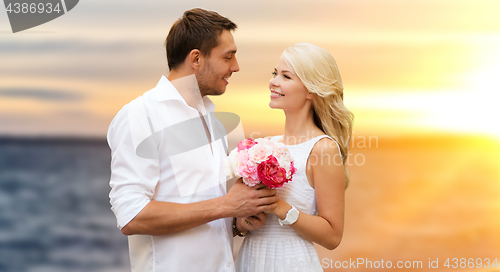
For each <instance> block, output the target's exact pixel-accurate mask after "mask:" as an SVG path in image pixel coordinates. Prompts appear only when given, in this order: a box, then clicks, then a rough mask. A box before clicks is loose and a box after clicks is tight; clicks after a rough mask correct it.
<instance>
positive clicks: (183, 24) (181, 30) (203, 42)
mask: <svg viewBox="0 0 500 272" xmlns="http://www.w3.org/2000/svg"><path fill="white" fill-rule="evenodd" d="M236 27H237V26H236V24H235V23H233V22H232V21H231V20H229V19H228V18H226V17H223V16H221V15H219V14H218V13H217V12H215V11H208V10H204V9H201V8H194V9H190V10H188V11H186V12H184V15H183V16H182V17H181V18H180V19H179V20H177V21H176V22H175V23H174V25H172V28H170V32H169V33H168V36H167V40H166V41H165V47H166V50H167V60H168V68H169V69H170V70H172V69H175V68H177V67H178V66H179V65H180V64H181V63H183V62H184V60H185V59H186V57H187V55H188V54H189V52H191V50H193V49H198V50H200V52H201V54H202V55H203V56H210V52H211V51H212V49H213V48H214V47H217V45H218V43H219V36H220V35H221V34H222V32H223V31H224V30H229V31H232V30H235V29H236Z"/></svg>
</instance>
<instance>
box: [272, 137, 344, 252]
mask: <svg viewBox="0 0 500 272" xmlns="http://www.w3.org/2000/svg"><path fill="white" fill-rule="evenodd" d="M339 156H340V154H339V151H338V148H337V146H336V144H335V142H333V141H332V140H331V139H328V138H325V139H321V140H320V141H318V143H317V144H316V145H315V146H314V147H313V150H312V151H311V155H310V157H309V160H308V163H307V168H308V173H310V171H311V172H312V175H308V176H312V178H313V180H312V181H313V184H314V189H315V194H316V204H317V208H318V215H317V216H315V215H309V214H306V213H303V212H300V211H299V218H298V220H297V221H296V222H295V223H293V224H292V225H290V227H292V229H294V230H295V231H296V232H297V233H299V234H300V235H302V236H303V237H304V238H306V239H308V240H310V241H313V242H315V243H317V244H320V245H321V246H323V247H325V248H327V249H329V250H332V249H335V248H336V247H337V246H338V245H339V244H340V240H341V239H342V233H343V230H344V198H345V194H344V192H345V184H344V167H343V165H342V164H341V163H340V161H341V160H340V157H339ZM292 182H293V180H292ZM291 208H292V206H291V205H290V204H288V203H287V202H285V201H283V200H280V201H278V206H277V207H276V209H274V210H271V211H269V212H270V213H272V214H275V215H276V216H278V217H279V218H280V219H281V220H283V219H285V217H286V214H287V212H288V211H289V210H290V209H291Z"/></svg>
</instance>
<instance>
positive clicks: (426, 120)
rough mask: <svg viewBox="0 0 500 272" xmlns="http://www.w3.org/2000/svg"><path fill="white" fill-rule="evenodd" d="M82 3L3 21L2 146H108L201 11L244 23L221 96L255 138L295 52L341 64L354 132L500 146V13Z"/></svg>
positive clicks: (412, 6)
mask: <svg viewBox="0 0 500 272" xmlns="http://www.w3.org/2000/svg"><path fill="white" fill-rule="evenodd" d="M180 2H181V1H91V0H87V1H80V2H79V4H78V5H77V6H76V7H75V8H74V9H73V10H71V11H70V12H69V13H67V14H66V15H64V16H62V17H60V18H57V19H56V20H53V21H51V22H49V23H46V24H44V25H41V26H38V27H35V28H32V29H30V30H27V31H23V32H19V33H16V34H13V33H12V32H11V30H10V24H9V22H8V19H7V16H6V13H5V12H4V11H1V12H0V60H1V61H0V134H9V135H76V136H98V137H102V136H104V135H105V133H106V131H107V127H108V125H109V123H110V121H111V120H112V118H113V117H114V115H115V114H116V113H117V112H118V110H119V109H120V108H121V107H122V106H123V105H124V104H126V103H128V102H129V101H130V100H132V99H134V98H135V97H137V96H139V95H141V94H142V93H143V92H145V91H147V90H149V89H150V88H152V87H154V86H155V85H156V83H157V82H158V80H159V78H160V76H161V75H162V74H164V75H167V73H168V70H167V68H166V60H165V52H164V48H163V41H164V39H165V37H166V34H167V33H168V30H169V28H170V26H171V25H172V23H173V22H174V21H175V20H176V19H177V18H178V17H180V16H181V15H182V13H183V11H184V10H186V9H189V8H192V7H203V8H207V9H213V10H216V11H218V12H219V13H220V14H222V15H224V16H227V17H229V18H230V19H232V20H233V21H235V22H236V23H237V24H238V30H237V31H236V32H235V33H234V37H235V40H236V43H237V46H238V53H237V58H238V60H239V64H240V68H241V71H240V72H239V73H236V74H234V75H233V77H232V78H231V80H230V84H229V85H228V88H227V92H226V94H225V95H224V96H222V97H216V98H213V100H214V101H215V102H216V105H217V110H218V111H231V112H234V113H237V114H238V115H240V116H241V117H242V120H243V125H244V128H245V132H246V133H247V134H248V133H250V132H252V131H262V132H264V133H280V132H281V131H282V124H283V120H284V116H283V114H282V113H281V112H280V111H275V110H271V109H269V107H268V102H269V90H268V81H269V78H270V76H271V75H270V73H271V71H272V70H273V68H274V65H275V64H276V62H277V60H278V58H279V56H280V54H281V52H282V51H283V50H284V49H285V48H286V47H288V46H290V45H292V44H294V43H297V42H310V43H314V44H317V45H319V46H322V47H324V48H325V49H327V50H328V51H329V52H330V53H331V54H332V55H333V56H334V57H335V59H336V60H337V63H338V65H339V68H340V71H341V75H342V78H343V82H344V87H345V104H346V105H347V107H348V108H349V109H351V110H352V111H353V112H354V114H355V133H358V134H370V135H378V136H387V135H407V134H411V135H415V134H418V135H420V134H429V133H430V134H435V133H443V132H444V133H459V134H463V133H466V134H482V135H488V136H493V137H496V138H500V127H499V126H495V125H493V124H494V123H495V119H496V117H498V116H500V107H498V106H497V105H496V104H497V103H496V101H497V100H496V99H495V98H496V97H497V96H496V94H497V92H498V91H499V90H500V83H499V81H498V80H497V79H496V75H498V74H500V50H499V49H498V48H500V20H498V12H499V11H500V2H499V1H494V0H491V1H486V0H474V1H472V0H469V1H463V0H432V1H431V0H421V1H389V0H377V1H374V0H364V1H362V0H342V1H340V0H337V1H295V0H291V1H261V0H258V1H210V2H209V3H205V2H200V1H182V3H180Z"/></svg>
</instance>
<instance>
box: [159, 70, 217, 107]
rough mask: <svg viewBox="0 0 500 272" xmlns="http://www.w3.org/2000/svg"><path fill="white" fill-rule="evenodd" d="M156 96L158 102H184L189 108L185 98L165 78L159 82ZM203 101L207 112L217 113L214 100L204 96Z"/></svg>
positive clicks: (162, 77)
mask: <svg viewBox="0 0 500 272" xmlns="http://www.w3.org/2000/svg"><path fill="white" fill-rule="evenodd" d="M154 95H155V98H156V101H167V100H178V101H182V102H183V103H184V104H185V105H186V106H187V104H186V101H184V98H182V96H181V95H180V94H179V91H177V89H176V88H175V87H174V85H172V83H171V82H170V81H169V80H168V79H167V78H166V77H165V76H161V78H160V81H159V82H158V84H156V87H155V91H154ZM202 100H203V104H204V106H205V108H206V109H207V111H209V112H214V111H215V104H214V103H213V102H212V100H210V98H208V97H207V96H204V97H203V98H202ZM198 110H201V109H198ZM201 111H203V110H201ZM202 114H204V112H202Z"/></svg>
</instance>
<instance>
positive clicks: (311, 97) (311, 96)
mask: <svg viewBox="0 0 500 272" xmlns="http://www.w3.org/2000/svg"><path fill="white" fill-rule="evenodd" d="M306 98H307V99H310V100H312V99H313V98H314V93H311V92H309V93H308V94H307V96H306Z"/></svg>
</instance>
